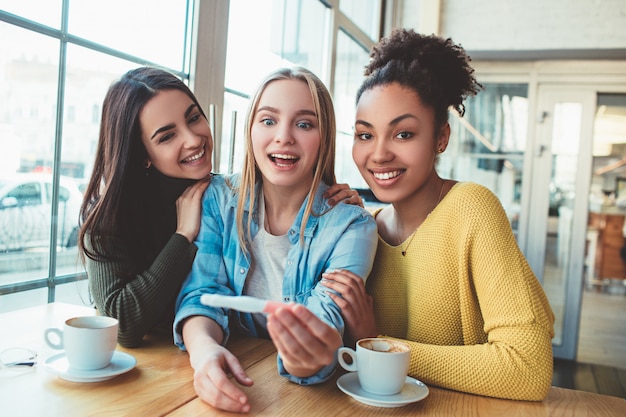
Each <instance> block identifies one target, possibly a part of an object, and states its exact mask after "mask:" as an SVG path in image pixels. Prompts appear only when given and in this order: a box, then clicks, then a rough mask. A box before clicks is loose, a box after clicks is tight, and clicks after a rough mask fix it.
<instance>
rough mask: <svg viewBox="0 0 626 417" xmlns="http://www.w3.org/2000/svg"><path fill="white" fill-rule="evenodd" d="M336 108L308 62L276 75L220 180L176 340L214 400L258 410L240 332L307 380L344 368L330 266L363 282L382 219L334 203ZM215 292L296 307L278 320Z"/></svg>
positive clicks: (206, 396)
mask: <svg viewBox="0 0 626 417" xmlns="http://www.w3.org/2000/svg"><path fill="white" fill-rule="evenodd" d="M335 130H336V127H335V115H334V109H333V103H332V100H331V97H330V94H329V92H328V90H327V89H326V87H325V86H324V85H323V83H322V82H321V81H320V80H319V79H318V78H317V77H316V76H315V75H314V74H312V73H311V72H309V71H307V70H306V69H303V68H294V69H281V70H279V71H276V72H274V73H272V74H270V75H269V76H268V77H267V78H266V79H265V81H264V82H263V83H262V84H261V86H260V88H259V89H258V91H257V93H256V94H255V95H254V97H253V99H252V100H251V107H250V112H249V116H248V120H247V126H246V141H247V150H246V156H245V162H244V167H243V173H242V174H241V176H239V175H235V176H231V177H221V176H214V177H213V179H212V181H211V185H210V187H209V189H208V192H207V193H206V195H205V198H204V202H203V216H202V224H201V227H200V233H199V234H198V238H197V240H196V245H197V246H198V253H197V255H196V259H195V261H194V264H193V267H192V271H191V274H190V275H189V277H188V279H187V281H186V283H185V284H184V285H183V288H182V290H181V293H180V295H179V298H178V302H177V313H176V319H175V323H174V330H175V342H176V343H177V344H178V345H179V346H180V347H181V348H184V349H186V350H187V351H188V352H189V359H190V362H191V366H192V367H193V368H194V370H195V373H194V386H195V389H196V392H197V394H198V396H199V397H200V398H202V399H203V400H204V401H206V402H207V403H209V404H211V405H212V406H214V407H216V408H219V409H224V410H228V411H235V412H248V411H249V410H250V405H249V403H248V399H247V397H246V396H245V394H244V393H243V392H242V391H241V390H240V389H239V388H238V387H237V386H236V385H235V384H234V383H233V382H232V381H231V380H229V378H228V373H229V372H230V373H232V375H233V376H234V379H235V380H236V381H237V382H239V383H240V384H243V385H251V384H252V381H251V380H250V378H248V377H247V375H246V374H245V372H244V371H243V369H242V368H241V366H240V364H239V361H238V360H237V358H235V357H234V356H233V355H232V354H231V353H230V352H229V351H228V350H227V349H226V348H225V347H224V344H225V343H226V341H227V339H228V336H229V333H230V332H231V331H232V330H233V329H234V328H238V329H241V330H243V331H244V332H245V333H247V334H249V335H253V336H259V337H263V336H269V337H270V338H271V339H272V341H273V342H274V344H275V346H276V348H277V350H278V371H279V372H280V374H281V375H284V376H285V377H287V378H289V379H290V380H291V381H293V382H296V383H299V384H303V385H308V384H315V383H318V382H322V381H324V380H326V379H327V378H328V377H329V376H330V375H331V374H332V373H333V371H334V368H335V352H336V350H337V348H339V347H340V346H341V345H342V344H343V342H342V336H343V330H344V322H343V318H342V316H341V312H340V309H339V307H338V306H337V304H336V303H335V302H334V301H333V299H332V298H330V296H329V295H328V293H327V292H328V289H326V288H324V287H321V286H320V285H319V281H320V280H321V275H322V273H324V272H327V271H331V270H334V269H342V270H347V271H350V272H351V273H353V274H354V275H355V276H358V277H361V278H362V279H364V278H365V277H367V275H368V274H369V271H370V268H371V266H372V262H373V258H374V252H375V249H376V224H375V222H374V220H373V218H372V217H371V216H370V215H369V213H368V212H367V211H366V210H364V209H363V208H361V207H358V206H355V205H347V204H338V205H336V206H335V207H331V206H330V205H329V202H328V200H327V199H326V198H325V197H324V194H325V192H326V190H327V189H328V185H330V184H333V183H334V182H335V174H334V165H335V163H334V162H335V159H334V158H335ZM207 293H220V294H227V295H252V296H256V297H261V298H265V299H270V300H276V301H283V302H287V303H294V304H291V305H289V306H286V307H285V308H280V309H279V310H278V311H276V312H275V313H273V314H271V315H270V316H269V317H266V316H264V315H254V314H249V313H236V312H232V313H233V314H230V315H229V311H226V310H225V309H221V308H212V307H207V306H203V305H201V303H200V297H201V296H202V295H203V294H207Z"/></svg>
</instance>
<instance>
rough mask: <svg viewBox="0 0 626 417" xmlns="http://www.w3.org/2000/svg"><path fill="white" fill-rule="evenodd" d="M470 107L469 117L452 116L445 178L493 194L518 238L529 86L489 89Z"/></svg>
mask: <svg viewBox="0 0 626 417" xmlns="http://www.w3.org/2000/svg"><path fill="white" fill-rule="evenodd" d="M484 87H485V88H484V90H482V91H481V92H480V93H479V94H478V95H477V96H476V97H471V98H469V99H468V100H467V101H466V103H465V107H466V112H465V115H464V117H457V116H456V115H455V114H454V112H453V113H452V114H451V116H450V126H451V137H450V145H449V146H448V149H447V150H446V152H445V153H444V154H442V155H441V160H440V164H439V172H440V174H441V175H442V176H444V177H448V178H453V179H456V180H460V181H473V182H476V183H479V184H482V185H484V186H486V187H487V188H489V189H490V190H491V191H493V192H494V193H495V194H496V195H497V196H498V198H499V199H500V201H501V202H502V205H503V206H504V209H505V210H506V212H507V214H508V216H509V220H510V221H511V225H512V227H513V231H514V232H515V233H517V221H518V219H519V212H520V203H521V189H522V169H523V158H524V151H525V149H526V138H527V135H526V131H527V124H528V86H527V85H526V84H485V85H484Z"/></svg>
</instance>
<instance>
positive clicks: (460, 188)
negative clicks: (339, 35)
mask: <svg viewBox="0 0 626 417" xmlns="http://www.w3.org/2000/svg"><path fill="white" fill-rule="evenodd" d="M370 56H371V61H370V63H369V65H368V66H367V67H366V70H365V75H366V79H365V80H364V82H363V84H362V85H361V88H360V89H359V91H358V93H357V100H356V104H357V109H356V121H355V125H354V145H353V151H352V156H353V158H354V161H355V163H356V165H357V167H358V168H359V170H360V172H361V175H362V176H363V178H364V179H365V180H366V181H367V183H368V185H369V186H370V188H371V189H372V191H373V192H374V194H375V195H376V197H377V198H378V199H379V200H381V201H383V202H386V203H389V205H388V206H386V207H385V208H383V209H380V210H378V211H376V212H375V213H374V214H375V217H376V222H377V224H378V233H379V236H378V249H377V253H376V258H375V261H374V267H373V269H372V272H371V274H370V277H369V279H368V280H367V287H365V286H364V285H363V283H362V280H361V279H359V278H358V277H356V276H354V275H353V274H351V273H349V272H345V271H336V272H334V273H330V274H325V285H326V286H327V287H329V288H331V289H332V290H335V291H337V292H338V294H339V295H334V296H333V298H334V299H335V301H336V302H337V304H338V305H339V306H340V307H341V308H342V313H343V315H344V318H345V320H346V328H347V336H348V337H349V338H350V340H351V341H352V343H354V342H355V341H356V340H358V339H360V338H363V337H372V336H386V337H395V338H398V339H402V340H404V341H406V342H408V343H409V344H410V345H411V364H410V368H409V374H410V376H412V377H414V378H417V379H420V380H421V381H423V382H425V383H426V384H432V385H437V386H440V387H444V388H448V389H453V390H457V391H463V392H468V393H472V394H478V395H485V396H490V397H498V398H507V399H517V400H533V401H539V400H542V399H543V398H545V396H546V395H547V393H548V390H549V389H550V385H551V381H552V345H551V339H552V337H553V336H554V327H553V324H554V314H553V312H552V310H551V308H550V305H549V303H548V300H547V298H546V296H545V293H544V291H543V289H542V287H541V285H540V284H539V282H538V280H537V278H536V277H535V275H534V273H533V272H532V270H531V269H530V267H529V265H528V263H527V261H526V259H525V258H524V255H523V254H522V253H521V251H520V249H519V247H518V245H517V243H516V240H515V237H514V235H513V232H512V230H511V226H510V223H509V221H508V218H507V216H506V214H505V212H504V210H503V208H502V205H501V204H500V202H499V201H498V198H497V197H496V196H495V195H494V194H493V193H492V192H491V191H490V190H488V189H487V188H485V187H483V186H481V185H479V184H476V183H472V182H457V181H455V180H453V179H446V178H441V177H440V176H439V175H438V173H437V160H438V158H439V155H440V154H441V153H443V152H445V150H446V147H447V146H448V140H449V138H450V125H449V123H448V109H449V108H450V107H452V108H453V109H455V110H456V111H457V112H458V113H459V114H460V115H461V116H462V115H463V113H464V110H465V109H464V106H463V100H464V99H465V98H466V97H468V96H470V95H475V94H477V93H478V91H479V90H480V89H481V88H482V86H481V85H480V84H479V83H478V82H477V81H476V78H475V77H474V74H473V72H474V70H473V69H472V67H471V66H470V58H469V56H468V55H467V54H466V53H465V51H464V50H463V48H462V47H461V46H459V45H456V44H455V43H453V42H452V40H450V39H444V38H440V37H437V36H424V35H421V34H418V33H416V32H414V31H413V30H407V29H398V30H395V31H394V32H393V33H392V34H391V35H390V36H388V37H387V38H384V39H382V40H381V41H380V42H379V43H378V44H377V45H375V46H374V48H373V49H372V52H371V54H370Z"/></svg>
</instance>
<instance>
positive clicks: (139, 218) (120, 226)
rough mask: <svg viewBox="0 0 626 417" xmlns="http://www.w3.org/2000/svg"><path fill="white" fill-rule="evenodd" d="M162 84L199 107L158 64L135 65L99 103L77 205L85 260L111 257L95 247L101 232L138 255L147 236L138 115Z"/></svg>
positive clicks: (183, 86)
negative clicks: (90, 162)
mask: <svg viewBox="0 0 626 417" xmlns="http://www.w3.org/2000/svg"><path fill="white" fill-rule="evenodd" d="M163 90H180V91H182V92H183V93H185V94H186V95H187V96H189V98H191V100H192V101H193V102H194V103H195V104H196V105H197V106H198V109H199V110H200V112H202V109H201V107H200V104H199V103H198V101H197V99H196V97H195V96H194V94H193V93H192V92H191V90H190V89H189V87H187V85H186V84H185V83H184V82H182V81H181V80H180V79H179V78H178V77H176V76H175V75H173V74H171V73H169V72H167V71H164V70H161V69H157V68H151V67H140V68H136V69H134V70H131V71H128V72H127V73H126V74H124V75H123V76H122V77H121V78H120V79H119V80H118V81H115V82H114V83H113V84H112V85H111V86H110V87H109V90H108V92H107V94H106V96H105V98H104V102H103V104H102V119H101V122H100V133H99V138H98V148H97V151H96V158H95V162H94V166H93V171H92V174H91V178H90V179H89V184H88V185H87V189H86V191H85V195H84V199H83V203H82V206H81V210H80V221H81V228H80V234H79V240H78V244H79V249H80V253H81V257H82V259H83V261H85V256H87V257H89V258H91V259H94V260H101V259H109V256H107V255H106V251H100V250H98V249H97V248H99V247H100V245H99V244H98V238H99V237H101V236H117V237H120V238H122V239H123V240H124V241H126V242H127V243H128V247H129V249H130V250H131V251H134V252H138V254H139V255H141V251H142V250H143V248H142V245H141V243H142V242H141V239H142V236H143V237H144V239H145V236H148V235H150V233H148V232H149V231H148V230H142V229H145V228H147V227H148V226H147V223H146V221H145V220H144V219H145V217H146V213H147V212H149V211H150V210H154V207H147V204H149V203H148V202H147V201H146V198H145V197H146V196H147V195H148V194H147V193H148V191H147V190H146V165H145V164H146V160H147V151H146V148H145V146H144V145H143V142H142V140H141V133H142V132H141V125H140V122H139V115H140V113H141V111H142V109H143V108H144V106H145V105H146V103H147V102H148V101H149V100H150V99H152V98H153V97H154V96H156V95H157V94H158V93H159V92H160V91H163ZM202 115H203V116H205V115H204V113H202ZM205 118H206V116H205ZM86 239H89V242H86ZM86 243H88V244H86ZM133 255H136V254H133ZM140 257H141V256H140Z"/></svg>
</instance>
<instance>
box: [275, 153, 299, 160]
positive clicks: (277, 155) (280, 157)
mask: <svg viewBox="0 0 626 417" xmlns="http://www.w3.org/2000/svg"><path fill="white" fill-rule="evenodd" d="M270 156H271V157H272V158H278V159H298V157H297V156H295V155H285V154H282V153H272V154H270Z"/></svg>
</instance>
